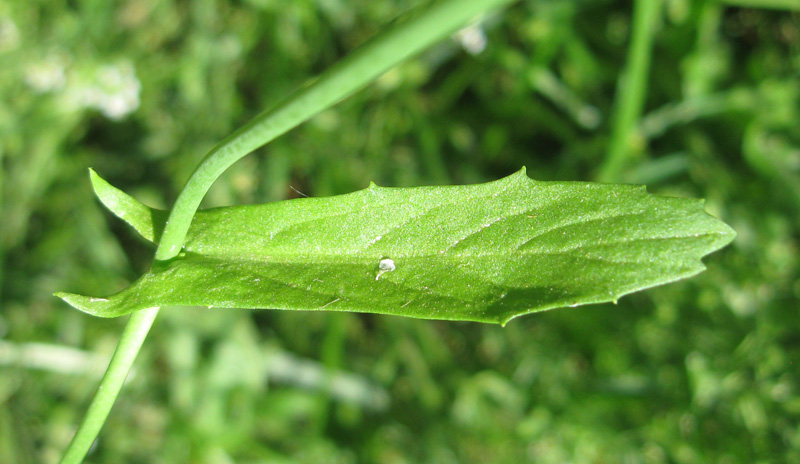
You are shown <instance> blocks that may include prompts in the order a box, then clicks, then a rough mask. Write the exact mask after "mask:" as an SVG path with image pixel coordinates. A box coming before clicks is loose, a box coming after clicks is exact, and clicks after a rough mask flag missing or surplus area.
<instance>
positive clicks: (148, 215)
mask: <svg viewBox="0 0 800 464" xmlns="http://www.w3.org/2000/svg"><path fill="white" fill-rule="evenodd" d="M89 178H90V179H91V181H92V188H93V189H94V193H95V195H97V198H98V199H99V200H100V202H101V203H103V205H104V206H105V207H106V208H108V209H109V211H111V212H112V213H114V214H116V215H117V216H118V217H119V218H120V219H122V220H124V221H125V222H127V223H128V224H130V225H131V226H133V228H134V229H136V231H137V232H139V233H140V234H141V235H142V237H144V238H145V239H147V240H149V241H151V242H157V241H158V239H159V238H160V237H161V232H162V231H163V230H164V223H165V222H166V221H167V216H168V215H169V213H168V211H163V210H159V209H153V208H148V207H147V206H145V205H143V204H141V203H139V202H138V201H137V200H136V199H135V198H133V197H132V196H130V195H128V194H127V193H125V192H123V191H122V190H120V189H118V188H116V187H114V186H113V185H111V184H109V183H108V182H106V181H105V179H103V178H102V177H100V176H99V175H97V173H96V172H94V169H89Z"/></svg>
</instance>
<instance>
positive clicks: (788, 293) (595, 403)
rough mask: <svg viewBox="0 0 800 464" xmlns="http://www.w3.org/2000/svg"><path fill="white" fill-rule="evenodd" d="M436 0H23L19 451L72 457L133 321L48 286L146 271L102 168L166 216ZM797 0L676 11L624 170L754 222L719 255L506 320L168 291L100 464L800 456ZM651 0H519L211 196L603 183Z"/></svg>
mask: <svg viewBox="0 0 800 464" xmlns="http://www.w3.org/2000/svg"><path fill="white" fill-rule="evenodd" d="M418 3H419V2H418V1H413V0H384V1H367V0H353V1H345V0H317V1H312V0H297V1H291V2H283V1H277V0H238V1H233V0H231V1H223V0H192V1H189V0H125V1H119V2H106V1H102V0H37V1H26V0H11V1H10V2H9V1H4V2H2V3H0V160H1V161H2V171H0V183H2V216H0V224H2V225H1V226H0V253H2V255H1V256H2V264H3V266H2V274H1V275H0V279H2V296H1V297H0V298H1V299H0V462H2V463H39V462H43V463H53V462H56V461H57V460H58V458H59V456H60V453H61V451H62V450H63V449H64V448H65V447H66V445H67V443H68V441H69V439H70V438H71V436H72V434H73V432H74V430H75V427H76V425H77V424H78V422H79V421H80V418H81V417H82V415H83V413H84V411H85V408H86V406H87V404H88V401H89V399H90V398H91V395H92V394H93V392H94V389H95V388H96V384H97V381H98V379H99V376H100V375H101V374H102V371H103V370H104V368H105V365H106V362H107V359H108V357H109V356H110V354H111V352H112V351H113V348H114V346H115V344H116V340H117V337H118V336H119V334H120V332H121V329H122V327H123V325H124V323H125V320H124V318H122V319H112V320H102V319H96V318H92V317H89V316H87V315H84V314H82V313H79V312H78V311H76V310H74V309H72V308H70V307H68V306H67V305H66V304H64V303H63V302H61V301H60V300H58V299H57V298H55V297H53V296H51V294H52V292H54V291H58V290H67V291H72V292H78V293H83V294H107V293H110V292H113V291H116V290H118V289H121V288H122V287H124V286H125V284H126V283H127V282H129V281H131V280H132V279H134V278H136V276H137V275H138V274H139V273H141V272H142V271H143V270H144V269H146V267H147V266H148V265H149V262H150V260H151V259H152V253H153V251H154V250H153V248H152V247H151V246H148V245H147V244H146V243H144V242H143V241H141V240H140V239H138V237H137V236H136V234H135V232H133V231H132V230H130V229H129V228H128V227H127V226H126V225H125V224H123V223H122V222H120V221H119V220H117V219H116V218H114V217H112V216H111V215H110V214H109V213H107V212H106V211H105V210H103V209H102V208H101V206H100V205H99V204H98V203H97V202H96V201H95V200H94V198H93V197H92V194H91V191H90V187H89V182H88V177H87V168H88V167H90V166H91V167H94V168H95V169H96V170H97V171H98V172H99V173H100V174H101V175H102V176H104V177H105V178H106V179H108V180H109V181H110V182H111V183H112V184H114V185H116V186H118V187H120V188H122V189H124V190H126V191H127V192H129V193H131V194H133V195H134V196H136V197H137V198H139V199H140V200H142V201H144V202H145V203H147V204H149V205H151V206H156V207H164V208H166V207H169V206H170V205H171V204H172V202H173V201H174V199H175V197H176V195H177V193H178V191H179V190H180V188H181V186H182V184H183V182H184V181H185V180H186V179H187V177H188V175H189V174H190V172H191V170H192V169H193V167H194V166H195V165H196V163H197V162H198V160H199V159H200V158H201V157H202V156H203V155H204V153H205V152H206V151H207V150H208V149H209V148H210V147H211V146H212V145H213V144H214V143H216V142H217V141H219V140H220V139H221V138H222V137H224V136H225V135H227V134H229V133H230V132H231V131H232V130H234V129H235V128H237V127H239V126H240V125H242V124H243V123H244V122H245V121H247V120H248V119H249V118H250V117H252V116H253V115H255V114H256V113H258V112H260V111H261V110H263V109H264V108H266V107H267V106H269V105H270V103H271V102H274V101H276V100H277V99H279V98H281V97H282V96H284V95H285V94H286V93H287V92H289V91H290V90H291V89H293V88H294V87H296V86H297V85H299V84H301V83H302V82H304V81H305V80H306V79H307V78H309V77H311V76H314V75H316V74H318V73H319V72H320V71H321V70H323V69H325V68H326V67H327V66H329V65H331V64H332V63H334V62H335V61H336V60H337V58H339V57H341V56H343V55H344V54H346V53H347V52H348V51H349V50H352V49H353V48H354V47H355V46H357V45H358V44H359V43H362V42H363V41H364V40H366V39H367V38H368V37H370V36H372V35H373V34H375V33H377V32H379V31H380V30H381V27H382V25H384V24H385V23H386V22H387V21H389V20H391V19H392V18H393V17H395V16H396V15H397V14H398V13H400V12H402V11H404V10H406V9H407V8H409V7H411V6H414V5H416V4H418ZM796 5H797V3H795V2H794V1H791V0H788V1H781V0H772V1H765V2H759V1H757V0H736V1H730V2H725V1H712V0H708V1H703V0H665V1H664V3H663V7H662V8H660V9H659V12H658V21H657V22H658V25H657V27H656V28H654V29H653V30H652V33H653V34H654V48H653V50H652V52H651V53H650V55H651V56H652V58H653V62H652V68H651V71H650V73H649V77H648V81H647V82H648V86H649V88H648V92H647V97H646V100H645V102H644V115H643V117H642V119H641V120H640V121H639V122H638V124H637V132H636V136H635V137H634V138H633V143H632V146H631V150H632V155H633V156H632V159H631V160H632V162H630V163H629V164H628V165H627V166H626V167H625V169H624V171H623V172H622V173H621V174H620V176H619V178H618V179H616V180H617V181H620V182H630V183H646V184H647V185H648V188H649V190H650V191H651V192H655V193H661V194H667V195H677V196H691V197H702V198H706V199H707V203H706V205H707V209H708V210H709V211H710V212H711V213H712V214H714V215H716V216H718V217H720V218H721V219H723V220H725V221H726V222H728V223H730V224H731V225H732V226H733V227H734V229H736V230H737V232H738V234H739V236H738V238H737V240H736V241H735V242H734V243H733V244H732V245H731V246H729V247H728V248H726V249H724V250H723V251H721V252H718V253H715V254H713V255H711V256H709V257H708V258H706V263H707V264H708V266H709V269H708V271H706V272H705V273H703V274H701V275H700V276H698V277H695V278H693V279H690V280H687V281H683V282H679V283H675V284H671V285H668V286H665V287H660V288H656V289H652V290H648V291H645V292H642V293H638V294H634V295H631V296H627V297H625V298H623V299H622V300H621V301H620V302H619V304H618V305H616V306H615V305H611V304H608V305H596V306H589V307H581V308H574V309H563V310H556V311H550V312H546V313H542V314H537V315H531V316H527V317H524V318H520V319H517V320H514V321H512V322H511V323H510V324H509V325H508V326H507V327H506V328H501V327H498V326H489V325H481V324H477V323H450V322H438V321H418V320H408V319H403V318H397V317H387V316H375V315H358V314H325V313H304V312H278V311H259V312H252V311H243V310H237V311H234V310H231V311H227V310H213V311H209V310H206V309H202V310H201V309H195V308H171V309H169V310H166V311H162V312H161V317H160V318H159V320H158V321H157V323H156V325H155V327H154V329H153V331H152V332H151V335H150V338H149V340H148V341H147V342H146V344H145V346H144V348H143V351H142V353H141V354H140V357H139V359H138V361H137V364H136V366H135V371H134V373H133V375H132V377H131V378H130V379H129V382H128V384H127V386H126V388H125V389H124V390H123V394H122V395H121V397H120V398H119V399H118V401H117V404H116V406H115V408H114V410H113V411H112V413H111V416H110V418H109V420H108V422H107V424H106V426H105V429H104V430H103V432H102V433H101V435H100V439H99V441H98V442H97V444H96V446H95V448H94V450H93V451H92V454H90V457H89V461H88V462H93V463H119V462H125V463H209V464H210V463H233V462H237V463H273V462H275V463H284V462H285V463H295V462H296V463H321V462H324V463H356V462H377V463H419V462H430V463H519V462H531V463H568V462H574V463H630V464H635V463H778V462H787V463H800V396H798V393H799V389H800V376H798V370H799V369H800V323H798V297H800V280H799V279H798V277H799V276H800V269H799V268H798V259H797V254H798V238H799V236H798V232H800V227H799V226H800V219H798V213H799V212H800V13H798V10H800V7H798V6H796ZM770 6H771V7H773V8H769V7H770ZM762 7H763V8H762ZM781 8H783V9H781ZM792 9H794V11H791V10H792ZM631 17H632V16H631V3H630V2H624V1H611V0H574V1H556V0H528V1H523V2H521V3H518V4H516V5H514V6H513V7H511V8H510V9H508V10H507V11H505V12H504V13H502V14H500V15H493V16H490V17H488V18H486V19H485V21H483V22H482V23H481V24H480V26H476V27H473V28H471V29H469V30H467V31H464V32H462V33H461V34H459V35H458V36H456V37H454V38H453V39H451V40H449V41H447V42H445V43H442V44H439V45H438V46H436V47H434V48H433V49H431V50H429V51H428V52H426V53H425V54H423V55H421V56H420V57H418V58H416V59H414V60H412V61H410V62H407V63H405V64H404V65H402V66H400V67H398V68H397V69H395V70H393V71H391V72H389V73H388V74H386V75H384V76H383V77H382V78H381V79H380V80H379V81H378V82H376V83H375V84H373V85H371V86H370V87H369V88H367V89H366V90H365V91H362V92H360V93H359V94H357V95H355V96H354V97H352V98H350V99H348V100H347V101H345V102H343V103H341V104H339V105H338V106H336V107H334V108H332V109H330V110H327V111H325V112H324V113H322V114H320V115H319V116H317V117H315V118H314V119H313V120H311V121H309V122H308V123H306V124H304V125H303V126H301V127H299V128H297V129H295V130H294V131H292V132H290V133H289V134H287V135H285V136H283V137H281V138H280V139H278V140H277V141H275V142H273V143H271V144H269V145H268V147H266V148H264V149H261V150H259V151H258V152H256V153H255V154H253V155H250V156H248V157H246V158H245V159H244V160H242V161H240V162H239V163H237V164H236V165H234V166H233V167H232V168H231V169H230V170H229V171H228V172H227V173H226V174H225V175H224V176H223V178H221V179H220V180H219V181H218V182H217V183H216V184H215V186H214V187H213V189H212V190H211V192H210V193H209V195H208V196H207V198H206V206H218V205H228V204H236V203H259V202H268V201H275V200H281V199H286V198H292V197H296V196H298V194H299V193H298V192H302V193H303V194H306V195H312V196H324V195H333V194H339V193H346V192H350V191H353V190H357V189H360V188H364V187H366V186H367V184H368V182H369V181H375V182H377V183H378V184H381V185H387V186H412V185H430V184H445V183H473V182H483V181H489V180H493V179H496V178H499V177H501V176H504V175H507V174H510V173H512V172H514V171H516V170H518V169H519V168H520V167H521V166H523V165H525V166H527V167H528V173H529V175H531V176H532V177H534V178H536V179H539V180H596V179H597V175H598V171H599V170H600V169H601V167H602V166H603V162H604V159H606V158H605V153H606V150H607V148H608V141H609V134H610V132H611V121H612V120H613V117H612V115H613V108H614V98H615V95H616V94H617V91H616V88H617V81H618V79H619V76H620V70H621V69H622V67H623V65H624V64H625V59H626V53H627V47H628V45H629V36H630V29H631Z"/></svg>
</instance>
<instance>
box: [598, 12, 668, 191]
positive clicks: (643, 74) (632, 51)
mask: <svg viewBox="0 0 800 464" xmlns="http://www.w3.org/2000/svg"><path fill="white" fill-rule="evenodd" d="M660 11H661V0H636V3H635V4H634V6H633V32H632V34H631V42H630V45H629V47H628V56H627V58H626V61H627V64H626V66H625V70H624V71H623V73H622V75H621V76H620V79H619V82H618V84H617V95H616V101H615V105H614V108H615V110H614V118H613V120H612V128H611V139H610V141H609V147H608V155H607V157H606V159H605V162H604V163H603V165H602V166H601V167H600V173H599V175H598V180H600V181H602V182H613V181H618V180H619V178H620V176H621V174H622V172H623V171H624V170H625V168H626V167H627V166H628V165H629V163H630V162H631V160H632V158H633V155H634V151H633V145H634V143H635V138H634V137H635V135H636V125H637V124H638V121H639V118H640V117H641V114H642V108H643V107H644V98H645V95H646V92H647V76H648V72H649V70H650V58H651V52H652V48H653V37H654V36H655V29H656V24H657V21H658V16H659V12H660Z"/></svg>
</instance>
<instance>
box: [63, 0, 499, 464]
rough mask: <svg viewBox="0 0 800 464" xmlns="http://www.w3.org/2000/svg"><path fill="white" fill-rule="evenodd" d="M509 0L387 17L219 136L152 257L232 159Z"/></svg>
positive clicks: (69, 459)
mask: <svg viewBox="0 0 800 464" xmlns="http://www.w3.org/2000/svg"><path fill="white" fill-rule="evenodd" d="M513 1H514V0H444V1H440V2H435V3H431V4H428V5H426V6H424V7H422V8H420V9H418V10H416V11H414V12H412V13H410V14H409V15H407V16H405V17H403V18H401V19H400V20H398V21H396V22H394V23H393V24H392V25H391V26H389V27H388V28H387V29H385V30H384V31H383V32H381V34H379V35H378V36H377V37H375V38H374V39H373V40H371V41H369V42H367V43H366V44H365V45H363V46H362V47H360V48H359V49H357V50H355V51H354V52H353V53H351V54H350V55H348V56H347V57H346V58H344V59H343V60H341V61H340V62H339V63H337V64H335V65H334V66H333V67H331V68H330V69H328V70H327V71H326V72H325V73H323V74H322V75H321V76H320V77H319V78H318V79H316V80H314V81H312V82H311V83H310V84H307V85H305V86H303V87H301V88H300V89H298V90H297V91H295V92H294V93H292V94H291V95H289V97H288V98H286V99H285V100H283V101H282V102H281V103H279V104H278V105H276V106H275V107H273V108H272V109H270V110H268V111H265V112H264V113H261V114H260V115H258V116H256V117H255V118H254V119H253V120H251V121H250V122H249V123H247V124H246V125H245V126H244V127H242V128H241V129H239V130H237V131H236V132H234V133H233V134H231V135H230V136H229V137H227V138H225V139H224V140H223V141H222V142H220V143H219V144H218V145H217V146H216V147H214V148H213V149H212V150H211V152H210V153H208V155H206V157H205V158H204V159H203V161H201V163H200V165H199V166H198V167H197V169H195V171H194V173H193V174H192V175H191V177H190V178H189V180H188V181H187V183H186V185H185V186H184V188H183V190H182V191H181V193H180V194H179V195H178V199H177V200H176V202H175V206H174V207H173V208H172V211H171V212H170V216H169V219H168V220H167V224H166V227H165V228H164V232H163V234H162V236H161V240H160V242H159V244H158V249H157V250H156V256H155V259H156V260H160V261H163V260H169V259H172V258H174V257H176V256H177V255H178V253H179V252H180V250H181V248H182V246H183V242H184V239H185V238H186V232H187V231H188V230H189V226H190V225H191V222H192V218H193V217H194V214H195V212H196V211H197V208H198V207H199V206H200V202H201V201H202V199H203V197H204V196H205V194H206V192H207V191H208V189H209V188H210V187H211V184H213V183H214V181H215V180H216V179H217V178H218V177H219V176H220V175H221V174H222V173H223V172H224V171H225V170H226V169H227V168H228V167H229V166H230V165H232V164H233V163H235V162H236V161H238V160H239V159H241V158H242V157H243V156H245V155H247V154H248V153H250V152H252V151H253V150H255V149H257V148H259V147H261V146H263V145H265V144H267V143H268V142H270V141H272V140H273V139H275V138H276V137H278V136H280V135H281V134H283V133H285V132H287V131H289V130H290V129H292V128H294V127H296V126H297V125H299V124H301V123H303V122H305V121H306V120H308V119H309V118H311V117H312V116H314V115H316V114H318V113H319V112H321V111H323V110H325V109H326V108H328V107H330V106H331V105H333V104H335V103H337V102H338V101H340V100H342V99H344V98H345V97H347V96H349V95H350V94H352V93H353V92H355V91H357V90H358V89H360V88H362V87H364V86H365V85H367V84H368V83H370V82H371V81H373V80H375V79H376V78H378V77H379V76H380V75H381V74H383V73H384V72H386V71H388V70H389V69H391V68H392V67H394V66H395V65H397V64H398V63H400V62H402V61H403V60H405V59H407V58H409V57H411V56H413V55H415V54H417V53H419V52H420V51H422V50H424V49H425V48H427V47H429V46H431V45H433V44H434V43H436V42H438V41H440V40H442V39H444V38H446V37H447V36H448V35H450V34H452V33H453V32H455V31H456V30H457V29H459V28H461V27H463V26H464V25H466V24H467V23H468V22H469V21H470V20H472V19H473V18H475V17H476V16H478V15H480V14H482V13H485V12H487V11H489V10H492V9H494V8H497V7H500V6H502V5H505V4H509V3H512V2H513ZM157 314H158V308H152V309H147V310H143V311H139V312H137V313H134V314H133V315H132V316H131V318H130V319H129V320H128V325H127V326H126V328H125V331H124V332H123V335H122V338H120V341H119V344H118V345H117V350H116V351H115V353H114V356H113V357H112V358H111V362H110V363H109V367H108V369H107V371H106V374H105V376H104V377H103V380H102V381H101V383H100V387H99V388H98V391H97V394H96V395H95V397H94V399H93V400H92V404H91V405H90V406H89V410H88V411H87V413H86V415H85V416H84V419H83V422H82V423H81V426H80V427H79V429H78V432H77V433H76V435H75V437H74V438H73V440H72V442H71V443H70V445H69V447H68V448H67V451H66V453H65V455H64V457H63V458H62V461H61V462H62V464H75V463H79V462H81V461H82V460H83V457H84V456H85V455H86V453H87V452H88V450H89V447H90V446H91V444H92V442H93V441H94V439H95V437H96V436H97V434H98V433H99V432H100V429H101V428H102V425H103V422H105V419H106V417H107V416H108V413H109V411H110V410H111V406H112V405H113V404H114V400H115V399H116V397H117V395H118V394H119V390H120V389H121V388H122V384H123V382H124V380H125V377H126V376H127V373H128V371H129V370H130V367H131V366H132V364H133V361H134V359H135V358H136V354H137V353H138V351H139V348H140V347H141V345H142V342H143V341H144V339H145V337H146V336H147V332H148V331H149V330H150V327H151V326H152V324H153V321H154V320H155V317H156V315H157Z"/></svg>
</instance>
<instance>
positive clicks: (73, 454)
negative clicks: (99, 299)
mask: <svg viewBox="0 0 800 464" xmlns="http://www.w3.org/2000/svg"><path fill="white" fill-rule="evenodd" d="M156 315H158V308H148V309H143V310H141V311H136V312H135V313H133V314H131V317H130V319H128V324H127V325H126V326H125V330H123V332H122V336H121V337H120V339H119V343H118V344H117V349H116V351H114V355H113V356H112V357H111V362H109V363H108V368H107V369H106V373H105V374H104V375H103V379H102V380H101V381H100V385H99V386H98V387H97V393H95V395H94V398H93V399H92V404H91V405H89V409H88V410H87V411H86V414H85V415H84V417H83V421H82V422H81V425H80V427H78V431H77V432H75V436H74V437H72V441H71V442H70V444H69V446H68V447H67V450H66V452H65V453H64V456H63V457H62V458H61V463H62V464H74V463H79V462H81V461H82V460H83V458H84V456H86V453H87V452H88V451H89V448H90V447H91V446H92V443H93V442H94V439H95V437H97V434H98V433H100V429H101V428H102V427H103V423H104V422H105V420H106V417H107V416H108V412H109V411H110V410H111V407H112V406H113V405H114V401H115V400H116V399H117V395H118V394H119V391H120V389H121V388H122V384H123V383H125V378H126V377H128V372H129V371H130V368H131V365H132V364H133V360H134V359H136V355H137V354H138V353H139V348H141V346H142V343H144V339H145V338H146V337H147V333H148V332H149V331H150V327H151V326H152V325H153V321H154V320H155V318H156Z"/></svg>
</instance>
